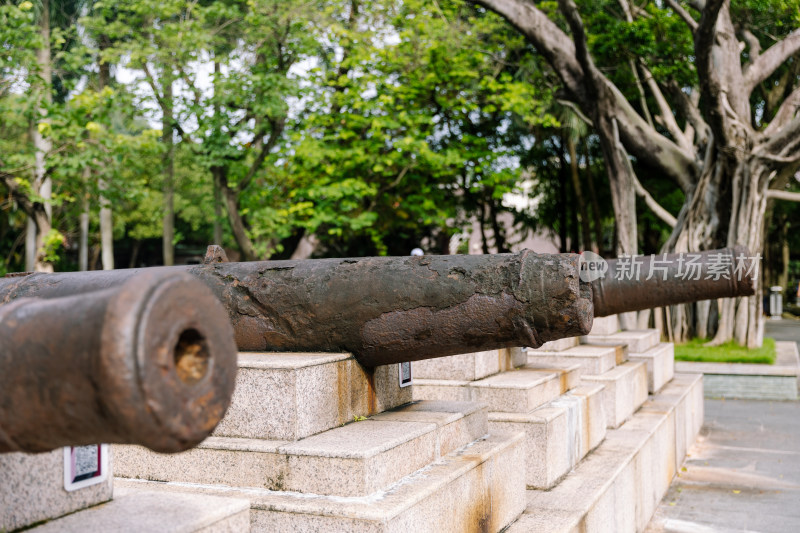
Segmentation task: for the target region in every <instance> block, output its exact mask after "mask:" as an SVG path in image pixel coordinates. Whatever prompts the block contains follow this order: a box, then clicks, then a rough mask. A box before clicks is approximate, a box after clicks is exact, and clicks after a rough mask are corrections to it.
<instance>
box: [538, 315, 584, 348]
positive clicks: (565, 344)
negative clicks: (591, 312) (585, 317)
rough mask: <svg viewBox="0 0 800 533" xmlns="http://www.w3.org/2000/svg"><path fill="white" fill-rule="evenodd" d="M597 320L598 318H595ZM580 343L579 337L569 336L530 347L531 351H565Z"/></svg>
mask: <svg viewBox="0 0 800 533" xmlns="http://www.w3.org/2000/svg"><path fill="white" fill-rule="evenodd" d="M595 320H596V319H595ZM578 344H580V342H579V340H578V337H567V338H565V339H558V340H555V341H550V342H546V343H544V344H542V345H541V346H540V347H539V348H536V349H535V350H533V349H530V348H529V349H528V352H529V353H535V352H563V351H564V350H569V349H570V348H574V347H575V346H577V345H578Z"/></svg>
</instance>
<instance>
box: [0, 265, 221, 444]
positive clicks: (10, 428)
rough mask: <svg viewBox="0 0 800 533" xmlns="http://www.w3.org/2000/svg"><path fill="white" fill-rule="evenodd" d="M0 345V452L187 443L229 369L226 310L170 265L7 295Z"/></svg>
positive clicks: (215, 413)
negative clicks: (84, 284) (96, 282)
mask: <svg viewBox="0 0 800 533" xmlns="http://www.w3.org/2000/svg"><path fill="white" fill-rule="evenodd" d="M10 279H17V280H19V281H21V280H23V279H24V278H10ZM50 281H52V282H53V284H54V286H53V289H52V290H53V292H55V293H58V292H59V290H60V289H58V288H57V285H58V282H57V279H56V278H52V279H51V280H50ZM46 283H47V282H46ZM43 292H44V293H47V292H48V291H47V290H46V287H45V290H44V291H43ZM50 296H53V295H52V294H50ZM0 347H2V349H0V452H12V451H24V452H42V451H47V450H52V449H54V448H57V447H60V446H66V445H74V446H77V445H83V444H93V443H100V442H105V443H127V444H141V445H144V446H147V447H149V448H151V449H153V450H156V451H159V452H178V451H182V450H186V449H188V448H190V447H192V446H194V445H196V444H198V443H199V442H200V441H202V440H203V439H204V438H206V437H207V436H208V435H209V434H210V433H211V431H212V430H213V429H214V427H215V426H216V425H217V423H218V422H219V421H220V420H221V419H222V416H223V415H224V414H225V411H226V409H227V407H228V404H229V403H230V399H231V395H232V394H233V387H234V380H235V376H236V354H237V350H236V344H235V342H234V338H233V330H232V328H231V326H230V323H229V321H228V316H227V313H226V311H225V309H224V308H223V307H222V305H221V304H220V303H219V301H218V300H217V299H216V298H215V297H214V295H213V294H212V293H211V291H210V290H208V288H207V287H206V286H204V285H203V284H202V283H201V282H199V281H198V280H196V279H194V278H193V277H192V276H190V275H189V274H187V273H185V272H180V271H171V272H170V271H163V270H154V271H152V272H146V273H140V274H137V275H135V276H131V277H130V279H127V280H126V281H125V282H124V283H120V284H118V286H116V287H110V288H104V289H99V290H94V291H90V292H86V291H83V292H81V293H78V294H73V295H67V296H65V295H58V296H53V297H50V298H48V299H44V298H36V297H23V298H19V299H15V300H13V301H10V302H9V303H6V304H4V305H2V306H0Z"/></svg>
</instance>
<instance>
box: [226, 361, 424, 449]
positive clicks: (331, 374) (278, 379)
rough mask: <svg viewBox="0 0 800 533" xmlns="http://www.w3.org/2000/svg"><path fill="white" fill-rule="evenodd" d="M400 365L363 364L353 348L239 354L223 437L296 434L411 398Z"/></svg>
mask: <svg viewBox="0 0 800 533" xmlns="http://www.w3.org/2000/svg"><path fill="white" fill-rule="evenodd" d="M398 372H399V369H398V365H396V364H394V365H386V366H379V367H377V368H375V369H366V368H364V367H362V366H361V365H360V364H358V362H357V361H356V360H355V359H354V358H353V356H352V355H350V354H329V353H249V352H243V353H240V354H239V372H238V374H237V376H236V390H235V391H234V394H233V400H232V402H231V406H230V408H229V409H228V412H227V413H226V415H225V418H224V419H223V420H222V421H221V422H220V424H219V425H218V426H217V428H216V430H215V431H214V435H216V436H219V437H241V438H249V439H268V440H297V439H302V438H304V437H307V436H309V435H313V434H315V433H319V432H321V431H325V430H327V429H331V428H334V427H337V426H341V425H342V424H343V423H346V422H349V421H352V420H353V418H354V417H357V416H369V415H371V414H375V413H379V412H381V411H384V410H386V409H391V408H392V407H396V406H398V405H402V404H404V403H407V402H410V401H411V399H412V398H411V394H412V393H411V388H412V387H400V384H399V383H400V382H399V374H398Z"/></svg>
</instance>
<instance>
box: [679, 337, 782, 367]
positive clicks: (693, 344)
mask: <svg viewBox="0 0 800 533" xmlns="http://www.w3.org/2000/svg"><path fill="white" fill-rule="evenodd" d="M706 342H708V339H693V340H691V341H689V342H687V343H685V344H676V345H675V360H676V361H700V362H703V363H759V364H764V365H772V364H775V339H770V338H768V337H765V338H764V345H763V346H761V348H756V349H753V350H749V349H747V348H745V347H743V346H740V345H738V344H737V343H736V342H735V341H730V342H726V343H725V344H722V345H720V346H714V347H706V346H703V344H705V343H706Z"/></svg>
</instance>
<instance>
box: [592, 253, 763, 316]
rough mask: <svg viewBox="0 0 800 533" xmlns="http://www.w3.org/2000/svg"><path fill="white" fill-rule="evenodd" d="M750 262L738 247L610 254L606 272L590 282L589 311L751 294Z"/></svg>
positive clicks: (753, 267) (599, 313) (635, 308)
mask: <svg viewBox="0 0 800 533" xmlns="http://www.w3.org/2000/svg"><path fill="white" fill-rule="evenodd" d="M756 267H757V264H755V258H754V257H751V256H750V254H749V252H748V251H747V249H746V248H744V247H742V246H736V247H733V248H723V249H721V250H709V251H705V252H697V253H682V254H660V255H651V256H632V257H627V258H619V259H611V260H609V261H608V272H607V273H606V275H605V276H604V277H602V278H600V279H598V280H596V281H594V282H593V292H594V297H593V300H594V316H609V315H616V314H618V313H625V312H629V311H641V310H643V309H651V308H653V307H665V306H667V305H675V304H681V303H690V302H696V301H700V300H711V299H715V298H727V297H734V296H752V295H753V294H755V282H754V277H753V274H754V272H755V270H756Z"/></svg>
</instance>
